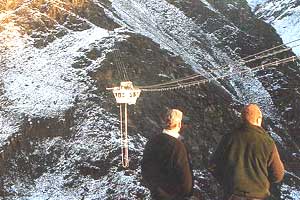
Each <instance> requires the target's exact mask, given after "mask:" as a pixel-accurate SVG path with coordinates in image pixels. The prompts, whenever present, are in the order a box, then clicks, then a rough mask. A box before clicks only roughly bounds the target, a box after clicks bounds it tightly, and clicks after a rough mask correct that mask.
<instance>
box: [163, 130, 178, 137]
mask: <svg viewBox="0 0 300 200" xmlns="http://www.w3.org/2000/svg"><path fill="white" fill-rule="evenodd" d="M163 133H165V134H167V135H170V136H172V137H174V138H176V139H180V134H179V133H178V132H176V131H172V130H167V129H164V130H163Z"/></svg>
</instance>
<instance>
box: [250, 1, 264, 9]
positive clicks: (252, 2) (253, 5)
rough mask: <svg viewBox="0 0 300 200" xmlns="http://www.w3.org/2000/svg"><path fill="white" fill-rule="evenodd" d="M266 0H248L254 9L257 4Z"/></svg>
mask: <svg viewBox="0 0 300 200" xmlns="http://www.w3.org/2000/svg"><path fill="white" fill-rule="evenodd" d="M266 1H268V0H247V2H248V4H249V6H250V7H251V9H252V10H254V9H255V8H256V6H258V5H260V4H263V3H264V2H266Z"/></svg>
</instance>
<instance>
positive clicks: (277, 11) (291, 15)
mask: <svg viewBox="0 0 300 200" xmlns="http://www.w3.org/2000/svg"><path fill="white" fill-rule="evenodd" d="M248 2H249V3H250V4H251V7H252V9H253V11H254V12H255V14H256V15H257V17H258V18H259V19H262V20H264V21H265V22H267V23H269V24H271V25H272V26H273V27H274V28H275V29H276V31H277V33H278V34H279V35H280V36H281V38H282V40H283V41H284V42H285V43H288V42H291V41H293V40H297V39H299V37H300V33H299V29H300V22H299V16H300V11H299V8H300V7H299V6H300V3H299V1H297V0H276V1H267V0H262V1H257V0H248ZM288 46H289V47H292V48H293V51H294V52H295V53H296V54H297V55H299V54H300V47H295V45H294V44H288Z"/></svg>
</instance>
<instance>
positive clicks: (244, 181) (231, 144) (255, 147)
mask: <svg viewBox="0 0 300 200" xmlns="http://www.w3.org/2000/svg"><path fill="white" fill-rule="evenodd" d="M242 117H243V121H244V123H243V125H242V127H240V128H239V129H237V130H235V131H234V132H233V133H231V134H228V135H225V136H223V138H222V140H221V142H220V144H219V145H218V147H217V150H216V151H215V153H214V154H213V157H212V160H211V164H210V169H211V171H212V174H213V175H214V176H215V178H216V179H217V180H218V182H219V183H220V184H221V185H222V186H223V188H224V194H225V195H224V199H225V200H241V199H247V200H257V199H265V198H267V197H268V196H269V195H270V192H269V187H270V183H276V182H280V181H281V180H282V179H283V176H284V167H283V164H282V162H281V160H280V157H279V154H278V151H277V148H276V145H275V143H274V141H273V139H272V138H271V137H270V136H269V135H268V133H267V132H266V131H265V130H264V129H263V128H262V127H261V123H262V113H261V111H260V109H259V107H258V106H257V105H255V104H249V105H247V106H246V107H245V108H244V110H243V112H242Z"/></svg>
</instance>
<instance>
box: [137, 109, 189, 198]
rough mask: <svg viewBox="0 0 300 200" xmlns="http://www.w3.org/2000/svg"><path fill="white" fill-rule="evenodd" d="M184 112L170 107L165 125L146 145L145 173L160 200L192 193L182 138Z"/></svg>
mask: <svg viewBox="0 0 300 200" xmlns="http://www.w3.org/2000/svg"><path fill="white" fill-rule="evenodd" d="M181 121H182V112H181V111H179V110H177V109H171V110H169V111H168V113H167V116H166V125H167V126H166V128H165V129H164V130H163V131H162V133H159V134H157V135H155V136H153V137H152V138H151V139H150V140H149V141H148V142H147V144H146V147H145V150H144V154H143V159H142V176H143V181H144V183H145V185H146V186H147V187H148V188H149V190H150V191H151V195H152V197H153V198H154V199H157V200H175V199H176V200H183V199H185V198H186V197H189V196H191V195H192V191H193V175H192V169H191V165H190V160H189V156H188V153H187V150H186V148H185V145H184V144H183V142H182V141H181V135H180V134H179V130H180V129H181Z"/></svg>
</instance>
